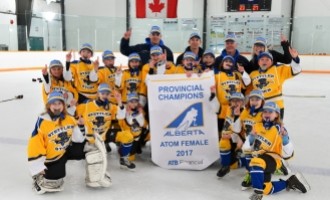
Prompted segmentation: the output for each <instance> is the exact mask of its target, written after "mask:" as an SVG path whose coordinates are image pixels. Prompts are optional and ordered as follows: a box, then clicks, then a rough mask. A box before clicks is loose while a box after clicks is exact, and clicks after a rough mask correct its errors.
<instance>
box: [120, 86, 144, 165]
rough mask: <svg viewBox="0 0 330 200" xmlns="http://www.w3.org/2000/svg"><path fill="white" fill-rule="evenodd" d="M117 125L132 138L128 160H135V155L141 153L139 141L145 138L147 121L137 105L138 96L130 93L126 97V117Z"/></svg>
mask: <svg viewBox="0 0 330 200" xmlns="http://www.w3.org/2000/svg"><path fill="white" fill-rule="evenodd" d="M119 125H120V127H121V129H122V130H123V131H128V132H130V133H131V134H132V136H133V137H134V142H133V147H132V151H131V152H130V157H129V160H130V161H133V160H135V154H136V153H138V154H139V153H142V151H141V143H140V141H141V140H144V139H145V138H146V134H147V129H146V127H147V121H146V120H145V118H144V111H143V108H142V107H141V105H140V104H139V96H138V94H137V93H135V92H132V93H129V94H128V95H127V104H126V116H125V119H121V120H119Z"/></svg>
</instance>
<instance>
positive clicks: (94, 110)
mask: <svg viewBox="0 0 330 200" xmlns="http://www.w3.org/2000/svg"><path fill="white" fill-rule="evenodd" d="M110 93H111V90H110V87H109V86H108V84H106V83H102V84H100V85H99V87H98V92H97V99H95V100H93V101H89V102H88V103H87V104H86V106H85V108H84V112H83V113H84V114H83V117H84V121H85V126H86V139H87V141H88V142H87V147H88V146H89V145H93V144H94V143H95V136H94V133H96V134H98V135H100V137H101V139H102V141H105V139H106V133H107V132H108V129H109V128H110V127H111V121H112V120H114V119H117V120H121V119H124V118H125V113H126V110H125V107H124V106H123V104H122V102H121V95H120V94H119V93H116V94H115V98H116V101H117V103H118V105H114V104H111V103H110V102H109V100H108V98H109V96H110ZM109 140H110V141H111V142H116V143H119V151H118V152H119V154H120V167H121V168H128V169H134V168H135V165H134V164H133V163H131V162H130V161H129V160H128V156H129V153H130V152H131V149H132V143H133V136H132V134H131V133H130V132H128V131H119V132H117V133H115V132H113V135H110V138H109ZM87 149H88V148H87ZM87 151H88V152H89V150H87ZM92 151H94V150H93V149H92ZM86 181H87V183H89V182H91V180H88V179H86Z"/></svg>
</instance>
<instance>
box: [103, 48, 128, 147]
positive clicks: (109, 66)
mask: <svg viewBox="0 0 330 200" xmlns="http://www.w3.org/2000/svg"><path fill="white" fill-rule="evenodd" d="M115 58H116V57H115V55H114V54H113V52H112V51H110V50H105V51H104V52H103V54H102V61H103V64H104V66H100V67H99V69H98V71H97V75H98V78H99V81H98V82H99V83H100V84H101V83H106V84H108V85H109V87H110V90H111V94H110V97H109V101H110V103H113V104H117V101H116V98H115V93H116V92H119V87H120V79H121V77H122V75H123V73H122V69H121V66H120V67H116V66H114V64H115ZM118 131H120V127H119V125H118V121H117V120H113V121H112V123H111V127H110V129H109V130H108V133H107V136H106V140H105V143H104V144H105V147H106V149H107V152H111V147H110V144H109V143H108V135H109V134H111V132H115V133H117V132H118Z"/></svg>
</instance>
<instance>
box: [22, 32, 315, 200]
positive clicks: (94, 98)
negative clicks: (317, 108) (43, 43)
mask: <svg viewBox="0 0 330 200" xmlns="http://www.w3.org/2000/svg"><path fill="white" fill-rule="evenodd" d="M131 34H132V30H131V29H130V30H128V31H127V32H125V33H124V36H123V38H122V39H121V42H120V51H121V53H122V54H123V55H125V56H128V65H127V68H125V69H124V68H123V67H122V66H114V63H115V55H114V54H113V52H112V51H110V50H106V51H104V52H103V54H102V62H103V64H104V65H103V66H100V62H99V58H97V59H95V60H94V61H92V60H91V58H92V57H93V53H94V52H93V47H92V46H91V45H90V44H88V43H85V44H83V45H82V46H81V48H80V49H79V55H80V58H79V59H78V60H73V59H72V57H73V56H72V55H73V53H72V51H70V52H69V53H67V54H66V63H65V64H64V65H63V64H62V63H61V62H60V61H59V60H56V59H55V60H52V61H50V63H49V65H46V66H45V68H44V69H42V76H43V81H42V82H43V85H42V93H43V100H44V104H45V111H44V112H43V113H42V114H40V116H38V119H37V122H36V124H35V128H34V130H33V131H32V135H31V137H30V139H29V143H28V152H27V154H28V166H29V170H30V172H31V175H32V178H33V189H34V190H35V191H36V192H37V193H38V194H43V193H46V192H58V191H62V190H63V183H64V181H63V178H64V177H65V176H66V171H65V165H66V162H67V161H68V160H82V161H81V162H86V177H85V182H86V185H87V186H89V187H109V186H111V184H112V182H111V178H110V175H109V173H108V172H107V153H108V152H110V151H111V150H112V149H111V147H110V145H109V143H110V142H113V143H115V144H116V145H117V147H118V153H119V158H120V160H119V164H120V167H121V168H123V169H126V170H134V168H135V167H136V165H135V164H134V160H135V156H136V154H141V153H142V150H143V147H144V146H145V144H146V142H148V141H150V142H152V139H151V137H150V132H149V125H148V121H149V120H148V119H149V115H148V94H147V91H148V90H147V87H148V81H147V80H148V77H149V76H153V75H155V74H157V75H165V76H166V75H167V74H186V78H187V79H189V78H191V76H192V75H193V74H198V75H200V74H202V73H204V72H209V71H213V72H214V85H213V86H212V87H211V88H210V90H211V96H210V99H209V100H210V103H211V104H213V105H216V108H218V112H217V115H218V132H219V152H220V159H219V160H220V163H221V167H220V169H219V171H218V172H217V174H216V175H217V176H218V177H219V178H222V177H224V176H226V175H227V174H228V173H230V171H231V170H233V169H236V168H242V167H244V168H246V175H245V177H242V183H241V186H242V190H246V189H249V188H252V189H253V192H252V194H251V196H250V199H251V200H260V199H262V197H263V195H268V194H273V193H276V192H279V191H282V190H285V189H286V190H298V191H300V192H302V193H306V192H307V191H308V190H309V185H308V183H307V182H306V180H305V179H304V177H303V176H302V174H300V173H297V174H294V175H291V176H290V177H288V178H287V179H286V180H282V179H279V180H278V181H272V180H271V178H272V176H273V175H275V176H276V175H277V174H280V175H288V174H289V172H290V170H289V168H288V167H287V162H290V161H289V160H288V159H290V158H291V157H292V156H293V155H294V147H293V144H292V142H291V140H290V137H289V134H288V131H287V130H286V128H285V127H284V125H283V119H284V102H283V97H282V86H283V83H284V82H285V81H286V80H287V79H289V78H293V77H294V76H296V75H298V74H299V73H300V72H301V70H302V69H301V67H300V65H299V63H300V59H299V57H298V52H297V51H296V50H295V49H294V48H292V47H290V44H289V42H288V41H287V39H286V38H285V37H284V36H281V46H282V47H283V52H284V53H279V52H277V51H275V50H271V49H268V48H267V47H268V44H267V41H266V39H265V38H263V37H257V38H255V39H254V43H253V47H252V48H253V49H252V57H251V60H250V61H249V60H248V59H247V58H245V57H244V56H243V55H241V54H240V53H239V51H238V50H237V38H236V36H235V35H234V34H228V35H226V36H225V41H224V43H225V48H224V50H223V51H222V52H221V54H220V55H219V56H217V57H216V56H215V54H214V53H213V52H212V51H211V50H205V51H204V50H203V49H202V48H201V47H200V46H201V43H202V41H201V36H200V35H199V34H198V33H192V34H191V35H190V37H189V38H188V44H189V46H188V47H187V48H186V50H185V51H184V53H182V54H181V55H180V56H178V58H177V59H176V63H175V62H174V57H173V53H172V51H171V49H170V48H169V47H167V46H165V44H164V42H163V41H162V39H161V37H162V32H161V29H160V27H158V26H152V27H151V30H150V34H149V36H148V37H147V38H146V41H145V43H141V44H137V45H133V46H130V45H129V41H130V37H131ZM164 109H165V108H164ZM31 117H32V116H31ZM151 131H152V130H151Z"/></svg>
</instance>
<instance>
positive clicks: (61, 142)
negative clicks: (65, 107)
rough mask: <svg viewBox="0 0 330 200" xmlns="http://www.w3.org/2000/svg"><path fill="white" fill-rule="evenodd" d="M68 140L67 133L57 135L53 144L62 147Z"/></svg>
mask: <svg viewBox="0 0 330 200" xmlns="http://www.w3.org/2000/svg"><path fill="white" fill-rule="evenodd" d="M69 140H70V138H69V137H68V133H67V132H62V133H59V134H58V135H57V138H56V139H55V140H54V142H55V143H56V144H58V145H61V146H64V145H65V143H67V142H68V141H69Z"/></svg>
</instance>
